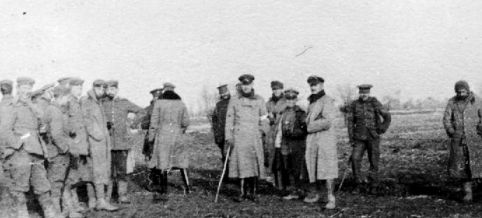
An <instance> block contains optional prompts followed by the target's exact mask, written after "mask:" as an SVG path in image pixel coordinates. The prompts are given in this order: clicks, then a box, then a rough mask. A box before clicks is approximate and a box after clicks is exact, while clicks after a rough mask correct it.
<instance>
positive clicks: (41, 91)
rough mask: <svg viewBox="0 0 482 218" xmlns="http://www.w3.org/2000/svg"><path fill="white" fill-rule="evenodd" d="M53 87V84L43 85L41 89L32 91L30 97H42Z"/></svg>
mask: <svg viewBox="0 0 482 218" xmlns="http://www.w3.org/2000/svg"><path fill="white" fill-rule="evenodd" d="M53 87H55V84H54V83H50V84H47V85H44V86H42V88H40V89H37V90H35V91H33V92H32V97H38V96H40V95H43V94H44V93H45V92H46V91H47V90H49V89H52V88H53Z"/></svg>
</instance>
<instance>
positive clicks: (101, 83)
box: [92, 79, 105, 87]
mask: <svg viewBox="0 0 482 218" xmlns="http://www.w3.org/2000/svg"><path fill="white" fill-rule="evenodd" d="M92 85H93V86H94V87H103V86H105V81H104V80H101V79H96V80H95V81H94V82H93V83H92Z"/></svg>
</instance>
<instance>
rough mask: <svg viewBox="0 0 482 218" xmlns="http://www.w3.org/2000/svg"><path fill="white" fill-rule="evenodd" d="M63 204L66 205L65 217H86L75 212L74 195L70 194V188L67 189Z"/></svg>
mask: <svg viewBox="0 0 482 218" xmlns="http://www.w3.org/2000/svg"><path fill="white" fill-rule="evenodd" d="M63 204H64V213H63V214H64V215H67V216H68V217H69V218H83V217H84V216H83V215H82V214H81V213H79V212H77V211H75V210H73V202H72V195H71V192H70V188H69V189H66V190H65V191H64V193H63Z"/></svg>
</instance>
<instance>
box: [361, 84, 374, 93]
mask: <svg viewBox="0 0 482 218" xmlns="http://www.w3.org/2000/svg"><path fill="white" fill-rule="evenodd" d="M372 87H373V86H372V85H371V84H361V85H359V86H358V89H359V90H360V91H359V92H360V93H370V89H371V88H372Z"/></svg>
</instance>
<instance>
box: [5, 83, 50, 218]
mask: <svg viewBox="0 0 482 218" xmlns="http://www.w3.org/2000/svg"><path fill="white" fill-rule="evenodd" d="M34 83H35V81H34V80H33V79H30V78H24V77H22V78H18V79H17V93H18V100H17V101H16V102H14V103H13V104H12V106H9V107H7V109H6V110H5V111H3V113H4V114H3V115H2V122H1V124H0V134H1V136H2V137H1V138H2V140H4V141H5V143H6V148H5V149H6V150H5V157H6V162H5V166H6V170H7V172H8V174H9V175H8V176H9V178H10V179H12V184H11V187H10V192H11V195H12V196H13V199H14V204H15V207H16V211H17V217H28V216H29V215H28V210H27V205H26V202H27V200H26V196H25V193H26V192H28V191H29V189H30V186H32V188H33V191H34V193H35V194H36V195H37V196H38V201H39V203H40V205H41V206H42V209H43V212H44V216H45V217H58V216H59V211H57V210H56V209H55V207H54V206H53V204H52V199H51V198H50V194H49V191H50V182H49V180H48V179H47V171H46V170H45V167H44V162H45V158H46V155H47V148H46V147H45V144H43V143H42V140H41V139H40V136H39V119H40V118H41V117H42V114H41V113H40V109H38V108H37V107H36V105H33V104H32V102H31V97H30V93H31V91H32V87H33V85H34Z"/></svg>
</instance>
